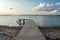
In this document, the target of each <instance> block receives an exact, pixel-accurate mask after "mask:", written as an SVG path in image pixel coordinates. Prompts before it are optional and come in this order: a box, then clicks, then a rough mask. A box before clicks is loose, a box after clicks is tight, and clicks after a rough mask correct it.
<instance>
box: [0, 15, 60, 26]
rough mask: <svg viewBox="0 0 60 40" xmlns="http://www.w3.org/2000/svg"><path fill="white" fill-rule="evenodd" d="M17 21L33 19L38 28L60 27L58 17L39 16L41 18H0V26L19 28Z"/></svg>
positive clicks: (59, 18)
mask: <svg viewBox="0 0 60 40" xmlns="http://www.w3.org/2000/svg"><path fill="white" fill-rule="evenodd" d="M18 19H33V20H34V21H35V23H36V25H39V26H60V16H59V15H55V16H52V15H50V16H49V15H48V16H47V15H41V16H0V25H9V26H19V25H18V24H17V20H18Z"/></svg>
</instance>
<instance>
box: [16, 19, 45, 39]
mask: <svg viewBox="0 0 60 40" xmlns="http://www.w3.org/2000/svg"><path fill="white" fill-rule="evenodd" d="M16 40H45V37H44V35H43V34H42V33H41V31H40V30H39V29H38V28H37V27H36V25H35V23H34V21H33V20H31V19H30V20H27V22H26V24H25V25H24V27H23V28H22V30H21V31H20V32H19V34H18V35H17V36H16Z"/></svg>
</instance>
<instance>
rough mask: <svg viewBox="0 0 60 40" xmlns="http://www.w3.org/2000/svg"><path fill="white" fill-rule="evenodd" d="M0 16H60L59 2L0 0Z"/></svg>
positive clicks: (56, 0)
mask: <svg viewBox="0 0 60 40" xmlns="http://www.w3.org/2000/svg"><path fill="white" fill-rule="evenodd" d="M0 15H60V0H0Z"/></svg>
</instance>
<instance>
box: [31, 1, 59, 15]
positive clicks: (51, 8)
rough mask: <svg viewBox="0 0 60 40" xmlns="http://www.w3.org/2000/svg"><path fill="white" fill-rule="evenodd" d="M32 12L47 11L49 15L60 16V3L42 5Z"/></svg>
mask: <svg viewBox="0 0 60 40" xmlns="http://www.w3.org/2000/svg"><path fill="white" fill-rule="evenodd" d="M32 11H33V12H34V11H35V12H39V11H45V12H46V13H47V12H50V13H48V14H60V3H59V2H58V3H56V4H50V3H40V4H39V5H38V6H36V7H34V8H32Z"/></svg>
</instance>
